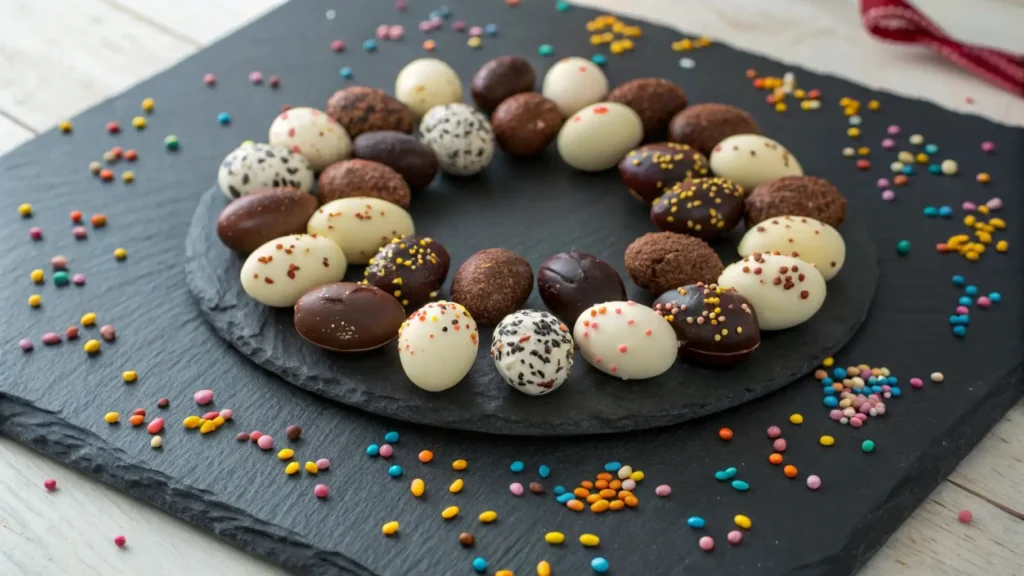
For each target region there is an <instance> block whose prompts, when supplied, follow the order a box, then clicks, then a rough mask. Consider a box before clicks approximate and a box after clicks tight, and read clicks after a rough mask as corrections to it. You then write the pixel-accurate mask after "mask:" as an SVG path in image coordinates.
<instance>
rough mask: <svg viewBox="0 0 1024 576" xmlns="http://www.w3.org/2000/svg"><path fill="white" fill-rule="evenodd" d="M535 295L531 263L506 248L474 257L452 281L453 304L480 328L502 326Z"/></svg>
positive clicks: (490, 250) (461, 268) (492, 250)
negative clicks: (471, 317) (504, 321)
mask: <svg viewBox="0 0 1024 576" xmlns="http://www.w3.org/2000/svg"><path fill="white" fill-rule="evenodd" d="M532 291H533V270H532V269H531V268H530V263H529V262H527V261H526V259H525V258H523V257H522V256H520V255H519V254H516V253H515V252H513V251H511V250H506V249H505V248H488V249H487V250H481V251H479V252H477V253H476V254H473V255H472V256H470V257H469V259H468V260H466V261H465V262H463V263H462V266H459V269H458V270H457V271H456V272H455V278H454V279H452V301H453V302H457V303H459V304H462V305H463V306H465V307H466V310H469V313H470V314H471V315H472V316H473V319H474V320H476V323H477V324H478V325H481V326H494V325H495V324H497V323H498V322H501V319H502V318H504V317H505V316H508V315H509V314H511V313H513V312H515V311H516V310H518V309H519V308H520V307H522V305H523V303H524V302H526V299H527V298H529V296H530V292H532Z"/></svg>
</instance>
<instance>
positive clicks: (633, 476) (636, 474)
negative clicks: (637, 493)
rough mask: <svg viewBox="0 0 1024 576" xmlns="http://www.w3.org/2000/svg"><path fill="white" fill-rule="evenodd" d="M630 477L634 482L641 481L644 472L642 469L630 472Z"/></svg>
mask: <svg viewBox="0 0 1024 576" xmlns="http://www.w3.org/2000/svg"><path fill="white" fill-rule="evenodd" d="M629 477H630V478H631V479H632V480H633V482H640V481H642V480H643V479H644V473H643V472H641V471H640V470H637V471H636V472H633V473H632V474H630V475H629Z"/></svg>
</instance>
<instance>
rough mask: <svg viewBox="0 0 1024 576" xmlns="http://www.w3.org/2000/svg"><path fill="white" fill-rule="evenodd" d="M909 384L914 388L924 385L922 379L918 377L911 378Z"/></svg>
mask: <svg viewBox="0 0 1024 576" xmlns="http://www.w3.org/2000/svg"><path fill="white" fill-rule="evenodd" d="M910 385H911V386H912V387H914V388H922V387H924V380H921V379H920V378H911V379H910Z"/></svg>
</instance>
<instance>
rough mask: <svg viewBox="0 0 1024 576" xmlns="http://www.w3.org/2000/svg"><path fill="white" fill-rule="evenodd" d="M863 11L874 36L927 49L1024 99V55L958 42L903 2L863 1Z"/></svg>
mask: <svg viewBox="0 0 1024 576" xmlns="http://www.w3.org/2000/svg"><path fill="white" fill-rule="evenodd" d="M860 12H861V20H862V21H863V22H864V27H865V28H867V29H868V32H870V33H871V34H873V35H875V36H877V37H879V38H882V39H885V40H889V41H891V42H903V43H910V44H921V45H923V46H927V47H929V48H931V49H932V50H935V51H936V52H938V53H939V54H940V55H941V56H942V57H944V58H946V59H948V60H951V61H952V62H953V63H955V64H956V65H958V66H960V67H962V68H964V69H966V70H968V71H970V72H971V73H973V74H976V75H978V76H981V77H982V78H984V79H985V80H988V81H989V82H991V83H993V84H995V85H997V86H999V87H1000V88H1003V89H1005V90H1008V91H1010V92H1012V93H1013V94H1016V95H1018V96H1024V56H1021V55H1019V54H1011V53H1009V52H1003V51H1000V50H993V49H991V48H982V47H980V46H972V45H969V44H962V43H960V42H957V41H956V40H953V39H952V38H950V37H949V36H947V35H946V33H945V32H943V31H942V29H941V28H939V27H938V26H936V25H935V24H933V23H932V22H931V20H929V19H928V18H926V17H925V16H924V15H923V14H921V13H920V12H918V11H917V9H916V8H914V7H913V6H911V5H910V4H908V3H906V2H904V1H903V0H861V1H860Z"/></svg>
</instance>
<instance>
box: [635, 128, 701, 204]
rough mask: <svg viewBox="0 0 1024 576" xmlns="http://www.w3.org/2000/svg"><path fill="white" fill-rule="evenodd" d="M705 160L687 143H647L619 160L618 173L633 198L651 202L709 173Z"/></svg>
mask: <svg viewBox="0 0 1024 576" xmlns="http://www.w3.org/2000/svg"><path fill="white" fill-rule="evenodd" d="M709 174H710V172H709V169H708V159H707V158H705V157H704V155H703V154H701V153H700V152H699V151H697V150H695V149H693V148H691V147H690V146H688V145H686V144H677V143H675V142H663V143H659V144H647V145H645V146H641V147H639V148H636V149H635V150H633V151H631V152H630V153H629V154H628V155H626V157H625V158H623V159H622V161H621V162H619V175H620V176H622V181H623V183H625V184H626V187H627V188H628V189H629V193H630V194H631V195H632V196H633V197H634V198H636V199H638V200H640V201H642V202H645V203H647V204H650V203H651V202H654V201H655V200H657V199H658V197H659V196H661V195H662V194H664V193H665V192H666V191H667V190H669V189H670V188H672V186H673V185H675V184H677V183H679V182H682V181H683V180H686V179H689V178H702V177H704V176H707V175H709Z"/></svg>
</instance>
